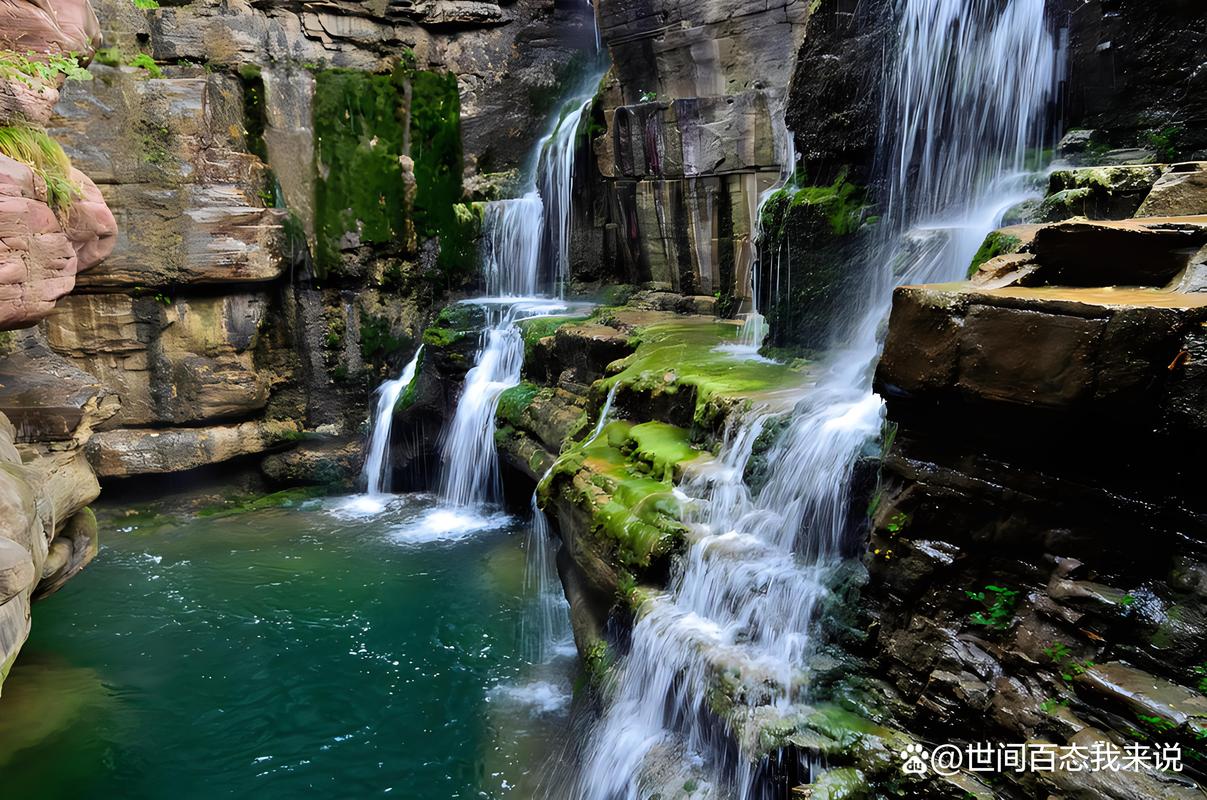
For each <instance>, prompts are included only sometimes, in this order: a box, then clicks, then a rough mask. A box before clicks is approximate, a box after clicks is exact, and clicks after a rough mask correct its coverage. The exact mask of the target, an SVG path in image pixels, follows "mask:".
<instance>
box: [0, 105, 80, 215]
mask: <svg viewBox="0 0 1207 800" xmlns="http://www.w3.org/2000/svg"><path fill="white" fill-rule="evenodd" d="M0 153H3V154H4V155H6V156H8V157H9V158H11V159H13V160H15V161H20V162H21V163H22V164H25V165H26V166H28V167H30V168H31V169H32V170H33V171H34V172H35V173H37V175H38V177H40V178H41V179H42V180H43V181H44V182H45V183H46V196H47V203H48V204H49V205H50V207H51V208H53V209H55V210H56V211H65V210H67V209H68V208H69V207H70V206H71V202H72V201H73V200H74V199H75V198H76V197H78V196H79V195H80V187H79V186H77V185H76V183H75V182H74V181H72V179H71V159H69V158H68V157H67V154H66V153H64V152H63V148H62V147H60V146H59V143H58V142H56V141H55V140H54V139H52V138H50V136H49V135H48V134H47V133H46V131H43V130H40V129H38V128H28V127H23V126H19V125H11V126H7V127H2V128H0Z"/></svg>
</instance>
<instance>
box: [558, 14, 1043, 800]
mask: <svg viewBox="0 0 1207 800" xmlns="http://www.w3.org/2000/svg"><path fill="white" fill-rule="evenodd" d="M1043 5H1044V4H1043V0H1015V2H1011V3H1001V2H998V0H901V2H899V3H898V4H897V8H896V14H897V17H898V25H899V27H898V38H897V41H898V43H899V48H900V49H899V52H898V54H897V57H896V59H889V61H890V64H889V71H888V74H887V75H886V84H885V85H886V86H887V90H886V96H885V108H884V114H883V121H882V130H881V136H880V147H879V159H880V164H879V169H880V170H881V173H882V174H883V175H884V176H885V179H886V185H887V189H886V192H885V196H884V197H883V198H882V203H883V204H884V206H885V209H886V214H885V216H884V217H883V221H882V223H881V225H880V233H879V235H878V236H876V237H875V238H876V241H875V242H874V244H873V246H872V247H871V255H870V256H869V258H868V265H867V269H866V275H867V280H866V281H865V282H864V284H865V286H866V290H867V291H866V294H864V295H862V296H855V297H851V298H846V300H847V302H848V304H849V309H848V314H847V315H846V318H847V320H849V323H850V324H848V325H846V326H844V327H843V328H842V329H841V330H839V331H836V335H835V346H834V350H833V353H832V355H831V358H830V360H829V366H828V367H827V368H826V369H825V370H824V372H823V374H822V375H821V377H820V378H819V380H818V382H817V383H816V385H814V386H812V387H811V388H810V389H809V390H808V391H807V394H806V395H805V396H804V397H802V398H801V400H800V402H799V403H798V405H797V407H796V409H795V410H794V411H793V413H792V414H791V416H790V418H789V422H788V425H787V427H786V429H785V431H784V433H783V434H782V435H781V436H780V437H779V439H778V440H777V443H776V444H775V445H774V447H773V448H772V450H771V452H770V453H769V454H768V455H767V461H768V463H770V464H773V465H777V467H778V468H777V469H775V470H773V471H772V474H771V478H770V480H769V481H768V483H767V485H766V486H765V487H764V488H763V489H762V490H761V491H760V492H759V493H758V494H757V495H752V494H751V492H750V491H749V489H748V487H747V486H746V485H745V483H744V482H743V479H742V476H743V474H744V472H745V468H746V465H747V463H748V461H749V459H750V457H751V452H752V448H753V444H754V442H755V440H756V439H757V438H758V436H759V434H760V433H761V432H762V431H763V429H764V426H765V425H766V424H767V422H768V420H769V419H771V418H772V417H774V416H775V415H776V414H777V411H776V410H774V409H765V408H763V409H754V410H752V411H751V413H750V414H749V415H747V416H746V417H745V418H744V419H738V420H735V421H733V422H732V423H731V425H730V429H729V431H728V434H727V437H726V441H725V443H724V445H723V447H722V449H721V453H720V456H719V462H720V466H719V467H717V468H715V469H712V470H709V471H707V472H705V473H704V474H702V475H700V476H698V477H697V478H696V479H694V480H693V481H691V482H690V483H689V484H688V485H686V486H685V487H684V490H685V492H686V493H687V494H688V495H691V496H694V497H695V498H697V502H696V503H695V504H694V511H693V512H692V518H693V521H694V522H695V523H697V525H696V528H695V533H694V534H693V537H692V541H691V542H690V544H689V548H688V551H687V553H686V555H685V556H684V557H683V558H682V559H681V561H680V563H679V564H678V566H677V568H676V571H675V574H674V576H673V577H672V580H671V583H670V586H669V588H668V590H667V592H666V593H665V594H663V595H660V596H658V597H656V598H654V599H653V600H651V601H649V602H648V603H647V604H646V606H645V607H644V608H643V609H642V611H641V614H640V618H639V620H638V621H637V623H636V625H635V627H634V630H633V633H632V638H631V648H630V651H629V653H628V655H627V656H626V657H625V658H624V659H623V660H622V662H621V663H620V665H619V667H618V671H617V674H616V682H615V686H614V688H613V690H612V691H613V694H612V697H611V700H610V702H609V705H608V707H607V710H606V712H605V713H604V715H603V717H602V718H601V719H600V720H599V721H598V723H597V724H596V725H595V726H594V730H593V731H592V732H591V733H590V735H589V737H588V741H587V743H586V745H585V747H583V748H582V749H581V754H582V758H583V761H584V763H583V764H582V765H581V768H580V772H579V775H578V776H577V779H576V780H574V781H573V787H572V789H571V790H570V791H568V792H567V794H570V795H571V796H573V797H579V798H594V799H597V800H618V799H619V798H625V799H626V800H637V798H640V797H644V796H646V794H648V793H649V792H651V791H657V790H659V789H663V788H670V787H672V786H673V784H674V783H675V782H676V781H680V782H681V781H682V779H683V777H684V776H685V775H686V776H690V779H691V780H693V781H694V782H695V783H696V785H698V786H700V787H701V788H702V790H703V791H704V793H705V794H708V793H710V792H711V793H714V794H716V795H719V796H722V797H742V798H746V797H758V796H761V792H762V787H761V786H760V785H759V782H758V781H757V779H756V778H755V774H756V768H757V765H755V764H753V763H752V762H751V759H750V758H749V757H748V756H744V755H742V753H741V752H739V753H738V754H737V756H736V757H734V756H733V755H732V753H731V752H730V751H728V750H727V749H726V748H725V747H723V746H721V745H719V744H718V742H719V741H723V740H724V739H726V738H728V737H727V736H725V735H724V734H720V732H718V731H717V730H716V729H715V723H713V722H711V721H710V720H711V718H712V717H711V712H710V710H709V708H708V704H707V697H708V691H709V688H710V686H711V685H712V681H713V679H714V678H716V677H717V676H720V675H725V676H728V680H731V681H732V680H734V679H735V676H740V679H739V680H740V683H741V685H742V687H744V689H745V691H744V692H742V693H741V694H740V695H739V698H738V703H739V706H738V708H737V710H736V711H734V712H733V713H732V714H731V715H730V716H731V718H730V720H729V724H731V725H732V726H733V730H731V731H730V732H729V733H730V736H732V737H733V738H736V740H737V741H738V744H739V748H740V749H741V750H742V751H743V752H749V751H750V750H751V749H752V748H751V745H752V742H751V741H749V739H748V736H749V735H750V734H751V732H752V731H753V730H754V729H757V727H759V726H761V725H766V724H767V723H768V722H770V721H771V720H773V719H775V718H776V717H778V716H783V715H786V714H789V713H791V710H792V707H793V705H794V704H795V703H798V702H800V701H803V700H806V699H807V688H808V687H807V684H806V683H805V682H804V681H803V679H802V672H801V669H802V667H803V666H804V662H805V660H806V658H807V655H808V652H809V646H810V630H811V627H812V622H813V618H814V616H815V614H816V613H817V609H818V606H819V604H820V603H821V602H822V601H823V600H824V599H825V596H826V593H827V589H826V577H827V574H828V573H829V571H830V570H831V569H832V568H833V567H834V566H835V565H836V564H837V563H838V562H839V560H840V558H841V550H842V543H843V539H844V537H845V536H846V534H847V533H848V519H847V516H848V514H847V510H848V507H849V504H850V497H849V486H850V481H851V474H852V471H853V468H854V465H855V462H856V460H857V458H858V456H859V454H860V453H861V452H862V451H863V450H864V448H865V447H867V445H868V444H869V443H870V442H872V441H873V440H874V438H875V436H876V435H877V433H878V432H879V429H880V426H881V419H882V416H883V410H882V408H883V404H882V402H881V400H880V398H879V397H877V396H876V395H875V394H874V393H873V392H872V390H871V373H872V367H873V365H874V363H875V360H876V358H877V355H878V352H879V343H878V330H879V328H880V326H881V325H882V323H883V320H884V318H885V317H886V315H887V312H888V308H889V304H890V302H891V289H892V287H893V286H894V285H896V284H898V283H902V282H905V281H931V280H952V279H956V278H959V277H962V273H963V270H964V269H965V268H966V266H967V264H968V262H969V260H970V259H971V256H972V254H973V252H974V251H975V248H976V247H977V246H978V245H979V243H980V242H981V240H982V239H983V238H984V236H985V235H986V234H987V233H988V231H989V230H991V229H992V227H993V226H994V224H995V222H996V220H997V218H998V217H999V216H1000V214H1001V213H1002V211H1004V210H1005V208H1007V207H1008V206H1009V205H1012V204H1013V203H1015V202H1017V201H1018V200H1019V199H1021V196H1022V192H1023V190H1022V189H1020V185H1021V182H1020V181H1019V177H1020V176H1021V175H1022V174H1023V173H1024V172H1025V169H1026V166H1027V160H1028V154H1029V153H1030V152H1031V151H1032V150H1033V149H1035V148H1038V147H1040V146H1041V145H1042V144H1043V142H1044V139H1043V133H1044V131H1045V120H1046V112H1047V110H1048V104H1049V102H1050V101H1051V99H1052V95H1053V90H1054V84H1055V81H1056V79H1057V77H1058V73H1057V70H1058V63H1059V60H1058V53H1057V46H1056V42H1055V38H1054V36H1053V34H1052V32H1051V31H1050V30H1049V29H1048V28H1047V23H1046V21H1045V19H1044V13H1043ZM748 724H749V730H748V729H747V727H748ZM668 764H670V765H675V766H672V767H668V766H667V765H668ZM668 776H670V777H669V779H668ZM680 785H682V784H681V783H680Z"/></svg>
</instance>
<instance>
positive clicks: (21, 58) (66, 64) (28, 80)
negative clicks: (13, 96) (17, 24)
mask: <svg viewBox="0 0 1207 800" xmlns="http://www.w3.org/2000/svg"><path fill="white" fill-rule="evenodd" d="M60 75H62V76H63V77H65V78H66V79H67V80H69V81H90V80H92V73H90V72H89V71H88V70H86V69H84V68H83V67H82V66H80V60H79V57H78V56H77V55H76V54H75V53H67V54H66V55H64V54H62V53H46V54H40V53H33V52H27V53H25V54H24V55H22V54H21V53H18V52H16V51H13V50H0V78H4V79H6V80H16V81H20V82H21V83H24V84H25V85H26V86H29V87H31V88H38V87H39V86H43V85H46V84H51V83H56V82H58V79H59V76H60Z"/></svg>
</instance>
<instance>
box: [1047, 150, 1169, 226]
mask: <svg viewBox="0 0 1207 800" xmlns="http://www.w3.org/2000/svg"><path fill="white" fill-rule="evenodd" d="M1163 171H1164V169H1163V167H1161V166H1158V165H1155V164H1137V165H1129V166H1118V167H1081V168H1078V169H1059V170H1056V171H1055V172H1053V173H1052V175H1051V176H1050V177H1049V178H1048V194H1047V196H1046V197H1045V198H1044V200H1043V203H1042V204H1041V205H1040V208H1039V212H1038V215H1039V217H1040V219H1041V220H1042V221H1044V222H1059V221H1060V220H1065V219H1070V218H1072V217H1087V218H1089V219H1127V218H1128V217H1131V216H1133V215H1134V214H1135V213H1136V211H1137V209H1139V208H1140V204H1141V203H1143V202H1144V198H1145V197H1147V196H1148V193H1149V192H1150V191H1152V188H1153V185H1154V184H1156V182H1157V179H1158V178H1160V177H1161V173H1162V172H1163Z"/></svg>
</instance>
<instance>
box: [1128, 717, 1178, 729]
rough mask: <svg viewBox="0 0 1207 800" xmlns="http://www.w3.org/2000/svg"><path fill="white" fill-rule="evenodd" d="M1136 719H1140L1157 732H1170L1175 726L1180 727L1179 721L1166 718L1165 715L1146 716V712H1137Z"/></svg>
mask: <svg viewBox="0 0 1207 800" xmlns="http://www.w3.org/2000/svg"><path fill="white" fill-rule="evenodd" d="M1136 719H1138V720H1140V721H1141V722H1143V723H1144V724H1145V725H1147V726H1148V727H1150V728H1152V729H1153V730H1155V731H1156V732H1157V733H1169V732H1170V731H1172V730H1173V729H1174V728H1176V727H1178V723H1176V722H1174V721H1173V720H1168V719H1165V718H1164V717H1149V716H1145V715H1144V714H1137V715H1136Z"/></svg>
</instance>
